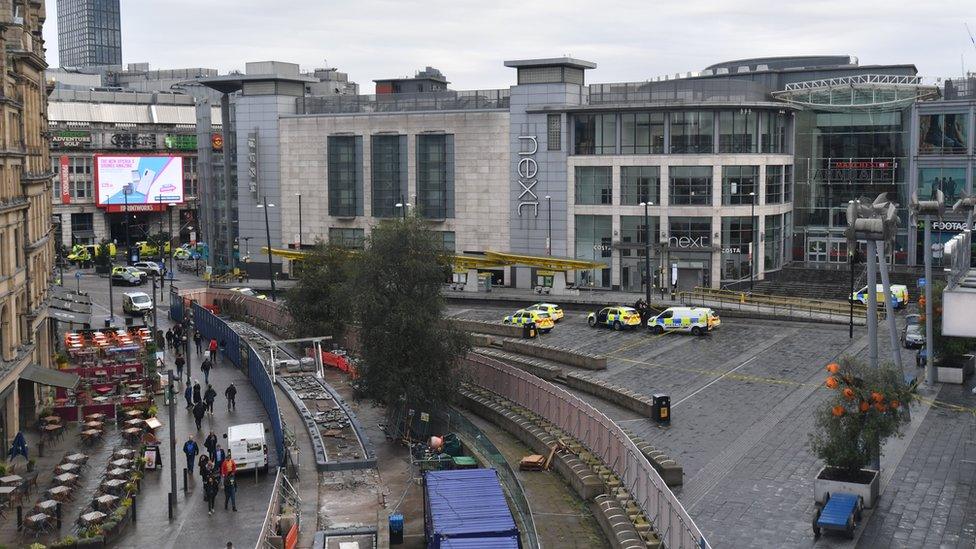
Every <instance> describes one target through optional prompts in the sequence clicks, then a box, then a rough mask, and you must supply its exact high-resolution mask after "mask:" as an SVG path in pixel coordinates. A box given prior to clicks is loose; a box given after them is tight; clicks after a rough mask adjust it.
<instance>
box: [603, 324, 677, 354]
mask: <svg viewBox="0 0 976 549" xmlns="http://www.w3.org/2000/svg"><path fill="white" fill-rule="evenodd" d="M638 329H639V328H638ZM669 333H671V332H661V333H660V334H653V335H652V336H651V337H650V338H648V337H647V336H643V337H641V336H638V337H637V341H635V342H633V343H629V344H627V345H624V346H623V347H621V348H619V349H617V350H616V351H614V352H613V354H617V353H622V352H624V351H629V350H631V349H633V348H634V347H637V346H638V345H640V344H642V343H647V340H648V339H658V338H660V337H664V336H666V335H668V334H669Z"/></svg>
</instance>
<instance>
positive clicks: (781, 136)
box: [759, 111, 789, 154]
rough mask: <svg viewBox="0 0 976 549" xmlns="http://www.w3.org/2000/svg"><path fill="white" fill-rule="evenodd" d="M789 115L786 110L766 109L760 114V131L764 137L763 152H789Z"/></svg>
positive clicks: (761, 136)
mask: <svg viewBox="0 0 976 549" xmlns="http://www.w3.org/2000/svg"><path fill="white" fill-rule="evenodd" d="M788 119H789V115H788V114H786V113H785V112H771V111H764V112H762V113H760V115H759V133H760V138H761V139H762V152H764V153H768V154H783V153H786V152H788V148H787V131H788V130H787V128H788V127H789V120H788Z"/></svg>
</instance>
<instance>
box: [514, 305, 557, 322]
mask: <svg viewBox="0 0 976 549" xmlns="http://www.w3.org/2000/svg"><path fill="white" fill-rule="evenodd" d="M523 310H525V311H540V312H543V313H548V314H549V316H550V317H551V318H552V321H553V322H559V321H560V320H562V319H563V310H562V309H560V308H559V305H556V304H555V303H533V304H532V305H529V306H528V307H526V308H525V309H523Z"/></svg>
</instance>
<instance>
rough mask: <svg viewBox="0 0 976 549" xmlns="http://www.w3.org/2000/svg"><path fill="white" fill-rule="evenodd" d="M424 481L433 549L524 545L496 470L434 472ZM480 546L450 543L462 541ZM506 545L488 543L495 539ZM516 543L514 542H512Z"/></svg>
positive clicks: (428, 533) (427, 525)
mask: <svg viewBox="0 0 976 549" xmlns="http://www.w3.org/2000/svg"><path fill="white" fill-rule="evenodd" d="M424 480H425V482H424V507H425V514H426V516H425V520H424V530H425V534H426V536H427V547H428V548H429V549H447V548H454V549H458V548H465V549H466V548H469V547H475V546H478V547H491V548H495V547H498V548H499V549H507V548H509V547H513V548H518V547H521V543H520V542H519V531H518V527H517V526H516V525H515V519H514V518H512V512H511V511H510V510H509V509H508V503H507V502H506V501H505V494H504V493H502V487H501V484H500V483H499V481H498V473H496V472H495V470H494V469H460V470H453V471H430V472H428V473H427V475H426V476H425V479H424ZM465 539H467V540H471V541H475V540H478V541H480V542H481V543H480V545H478V544H476V545H470V544H469V545H457V544H455V545H449V544H446V540H451V543H463V541H462V540H465ZM496 539H497V540H508V541H503V543H505V544H503V545H494V544H491V545H486V544H487V543H493V542H494V540H496ZM513 540H514V541H515V545H511V543H512V541H513Z"/></svg>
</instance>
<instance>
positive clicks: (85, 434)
mask: <svg viewBox="0 0 976 549" xmlns="http://www.w3.org/2000/svg"><path fill="white" fill-rule="evenodd" d="M101 436H102V431H101V430H99V429H88V430H86V431H82V432H81V441H82V442H84V443H86V444H91V443H93V442H95V440H97V439H99V438H101Z"/></svg>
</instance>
